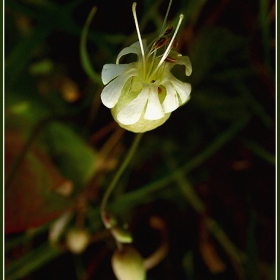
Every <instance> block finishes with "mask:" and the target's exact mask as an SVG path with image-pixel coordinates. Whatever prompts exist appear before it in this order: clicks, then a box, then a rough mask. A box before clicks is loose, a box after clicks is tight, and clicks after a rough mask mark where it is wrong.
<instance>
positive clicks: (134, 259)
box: [112, 246, 146, 280]
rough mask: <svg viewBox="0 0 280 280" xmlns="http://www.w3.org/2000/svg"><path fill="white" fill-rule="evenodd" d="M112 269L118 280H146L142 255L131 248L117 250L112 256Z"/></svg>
mask: <svg viewBox="0 0 280 280" xmlns="http://www.w3.org/2000/svg"><path fill="white" fill-rule="evenodd" d="M112 268H113V271H114V273H115V276H116V277H117V279H118V280H145V279H146V270H145V268H144V260H143V258H142V257H141V255H140V254H139V253H138V252H137V251H136V250H135V249H134V248H133V247H131V246H124V247H123V248H122V250H118V249H117V250H116V251H115V252H114V254H113V256H112Z"/></svg>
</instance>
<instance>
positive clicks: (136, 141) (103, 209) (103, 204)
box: [101, 133, 143, 227]
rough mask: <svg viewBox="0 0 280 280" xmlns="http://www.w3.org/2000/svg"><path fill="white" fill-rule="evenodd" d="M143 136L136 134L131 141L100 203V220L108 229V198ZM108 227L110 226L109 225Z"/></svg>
mask: <svg viewBox="0 0 280 280" xmlns="http://www.w3.org/2000/svg"><path fill="white" fill-rule="evenodd" d="M142 136H143V133H138V134H137V135H136V136H135V138H134V140H133V143H132V145H131V147H130V149H129V151H128V153H127V155H126V157H125V159H124V161H123V162H122V164H121V166H120V167H119V169H118V170H117V172H116V174H115V176H114V178H113V180H112V181H111V183H110V185H109V187H108V189H107V190H106V192H105V194H104V196H103V198H102V202H101V218H102V221H103V223H104V225H105V227H108V222H106V220H107V217H106V206H107V202H108V199H109V196H110V194H111V193H112V191H113V190H114V188H115V186H116V184H117V182H118V181H119V179H120V177H121V175H122V174H123V172H124V170H125V169H126V167H127V166H128V164H129V163H130V161H131V159H132V157H133V155H134V153H135V152H136V149H137V147H138V144H139V142H140V140H141V138H142ZM109 226H110V225H109Z"/></svg>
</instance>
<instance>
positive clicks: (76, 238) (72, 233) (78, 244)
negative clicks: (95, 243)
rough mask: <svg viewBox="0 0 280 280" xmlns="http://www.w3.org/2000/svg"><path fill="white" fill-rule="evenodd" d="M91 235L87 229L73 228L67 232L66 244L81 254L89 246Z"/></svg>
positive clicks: (75, 252) (71, 249) (74, 251)
mask: <svg viewBox="0 0 280 280" xmlns="http://www.w3.org/2000/svg"><path fill="white" fill-rule="evenodd" d="M89 241H90V235H89V233H88V232H87V231H86V230H85V229H79V228H72V229H70V230H69V231H68V232H67V235H66V245H67V247H68V249H69V250H70V251H71V252H72V253H74V254H81V253H82V252H83V251H84V250H85V249H86V248H87V246H88V244H89Z"/></svg>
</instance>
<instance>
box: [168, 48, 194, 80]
mask: <svg viewBox="0 0 280 280" xmlns="http://www.w3.org/2000/svg"><path fill="white" fill-rule="evenodd" d="M169 56H170V57H171V58H175V59H176V62H175V63H169V69H171V68H173V67H174V66H175V65H176V64H179V65H184V66H185V67H186V70H185V74H186V76H190V75H191V73H192V64H191V61H190V58H189V57H188V56H182V55H181V54H180V53H178V52H176V51H173V50H172V51H171V52H170V53H169Z"/></svg>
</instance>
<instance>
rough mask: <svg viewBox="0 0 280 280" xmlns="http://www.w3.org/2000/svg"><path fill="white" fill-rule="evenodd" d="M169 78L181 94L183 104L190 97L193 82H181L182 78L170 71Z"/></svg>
mask: <svg viewBox="0 0 280 280" xmlns="http://www.w3.org/2000/svg"><path fill="white" fill-rule="evenodd" d="M169 80H170V82H171V83H172V85H173V86H174V88H175V90H176V91H177V93H178V94H179V96H180V98H181V101H182V104H184V103H186V102H187V101H188V100H189V99H190V93H191V84H189V83H183V82H181V81H180V80H178V79H176V78H175V77H174V76H173V75H172V74H171V73H169ZM182 104H181V105H182Z"/></svg>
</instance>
